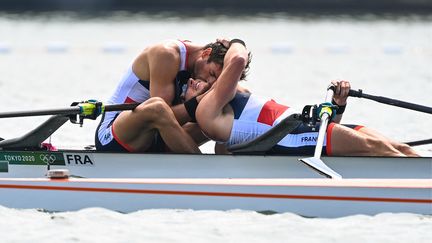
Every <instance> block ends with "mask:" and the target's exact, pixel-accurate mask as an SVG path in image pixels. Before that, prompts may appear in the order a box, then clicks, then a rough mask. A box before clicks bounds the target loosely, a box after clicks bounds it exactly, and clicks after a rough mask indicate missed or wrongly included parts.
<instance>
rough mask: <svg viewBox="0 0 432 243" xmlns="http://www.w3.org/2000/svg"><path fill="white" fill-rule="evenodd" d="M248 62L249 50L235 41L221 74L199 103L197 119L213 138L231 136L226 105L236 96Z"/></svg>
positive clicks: (206, 132)
mask: <svg viewBox="0 0 432 243" xmlns="http://www.w3.org/2000/svg"><path fill="white" fill-rule="evenodd" d="M247 63H248V51H247V50H246V48H245V47H244V46H243V45H241V44H239V43H234V44H233V45H232V46H231V47H230V48H229V49H228V52H227V54H226V55H225V59H224V67H223V70H222V73H221V75H220V76H219V78H218V79H217V81H216V83H215V84H214V85H213V87H212V89H211V90H210V91H209V92H208V94H206V95H205V96H204V98H203V99H202V100H201V102H200V103H199V105H198V108H197V112H196V117H197V121H198V123H199V124H200V126H201V128H202V129H203V131H204V132H205V134H206V135H207V136H209V137H210V138H212V139H216V140H219V141H226V140H227V139H228V138H229V134H230V130H231V129H230V128H231V126H232V124H231V122H230V119H229V117H228V116H226V115H225V114H229V112H227V110H226V109H228V107H225V106H226V105H227V104H228V103H229V102H230V101H231V100H232V99H233V98H234V95H235V93H236V91H237V84H238V80H239V79H240V77H241V74H242V72H243V70H244V68H245V67H246V65H247Z"/></svg>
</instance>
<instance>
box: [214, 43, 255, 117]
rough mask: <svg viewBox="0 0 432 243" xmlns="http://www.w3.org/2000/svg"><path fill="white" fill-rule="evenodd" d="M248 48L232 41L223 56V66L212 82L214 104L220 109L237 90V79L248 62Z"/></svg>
mask: <svg viewBox="0 0 432 243" xmlns="http://www.w3.org/2000/svg"><path fill="white" fill-rule="evenodd" d="M248 54H249V52H248V50H247V49H246V48H245V47H244V46H243V45H242V44H240V43H233V44H232V45H231V46H230V48H229V49H228V51H227V53H226V55H225V58H224V68H223V70H222V73H221V75H220V76H219V78H218V79H217V82H216V83H215V84H214V86H215V87H214V92H215V97H214V98H215V100H213V102H215V104H216V105H217V106H218V107H219V108H220V109H222V107H224V106H225V105H226V104H228V102H230V101H231V100H232V99H233V98H234V96H235V93H236V92H237V88H238V81H239V80H240V77H241V74H242V72H243V70H244V69H245V67H246V65H247V63H248V58H249V57H248Z"/></svg>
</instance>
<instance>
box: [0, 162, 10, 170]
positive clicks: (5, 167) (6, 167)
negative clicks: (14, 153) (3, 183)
mask: <svg viewBox="0 0 432 243" xmlns="http://www.w3.org/2000/svg"><path fill="white" fill-rule="evenodd" d="M3 172H6V173H7V172H9V163H8V162H7V161H0V173H3Z"/></svg>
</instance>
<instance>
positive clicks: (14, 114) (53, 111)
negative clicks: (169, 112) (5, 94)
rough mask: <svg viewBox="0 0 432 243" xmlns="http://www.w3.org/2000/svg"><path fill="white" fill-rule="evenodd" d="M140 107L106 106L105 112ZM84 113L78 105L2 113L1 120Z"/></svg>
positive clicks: (134, 105) (127, 105)
mask: <svg viewBox="0 0 432 243" xmlns="http://www.w3.org/2000/svg"><path fill="white" fill-rule="evenodd" d="M138 105H139V103H129V104H113V105H105V111H125V110H133V109H135V107H137V106H138ZM82 112H83V110H82V108H81V107H80V106H79V105H78V106H71V107H66V108H58V109H47V110H35V111H11V112H1V113H0V118H12V117H25V116H47V115H65V116H68V115H78V114H82Z"/></svg>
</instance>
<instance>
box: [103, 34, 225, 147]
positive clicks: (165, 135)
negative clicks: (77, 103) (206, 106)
mask: <svg viewBox="0 0 432 243" xmlns="http://www.w3.org/2000/svg"><path fill="white" fill-rule="evenodd" d="M226 51H227V48H225V47H224V46H223V45H221V44H220V43H218V42H215V43H210V44H207V45H205V46H203V45H198V44H194V43H191V42H188V41H178V40H170V41H165V42H162V43H158V44H155V45H153V46H149V47H147V48H146V49H144V51H143V52H141V53H140V54H139V55H138V57H137V58H136V59H135V60H134V61H133V63H132V65H131V66H130V67H129V68H128V70H127V71H126V73H125V74H124V76H123V78H122V79H121V81H120V83H119V84H118V86H117V89H116V90H115V92H114V94H113V95H112V96H111V98H110V99H109V101H108V102H107V103H108V104H119V103H140V104H139V105H138V106H137V107H136V108H135V109H134V110H132V111H122V112H118V111H117V112H106V113H105V114H104V116H103V117H102V119H101V122H100V124H99V126H98V128H97V131H96V148H97V150H101V151H116V152H127V151H129V152H162V151H165V150H166V149H168V150H169V151H173V152H178V153H197V152H200V151H199V149H198V146H197V144H196V143H195V141H194V140H193V138H192V137H191V136H190V135H189V134H188V133H187V132H186V131H185V130H184V129H183V128H182V125H184V124H185V123H187V122H189V121H191V115H190V113H191V112H194V110H195V109H196V106H197V105H198V104H197V100H196V99H190V100H189V101H186V102H185V103H184V104H181V103H183V100H182V99H181V97H180V96H181V93H182V88H183V87H182V85H183V84H184V82H185V81H187V79H188V78H189V74H192V75H193V77H196V78H199V80H201V81H200V82H194V84H193V85H192V88H193V89H195V90H196V91H197V93H198V94H200V93H203V92H205V91H206V90H208V88H210V86H211V85H212V84H213V83H214V82H215V81H216V79H217V77H218V76H219V75H220V73H221V72H222V67H223V61H224V56H225V53H226ZM192 115H193V114H192ZM197 128H198V127H197V126H195V129H197Z"/></svg>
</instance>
